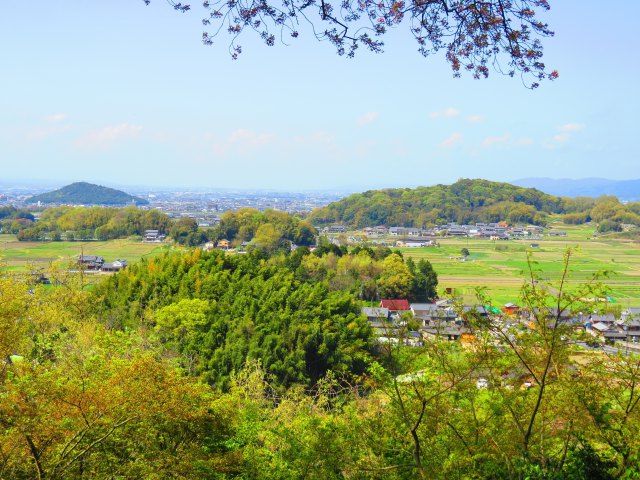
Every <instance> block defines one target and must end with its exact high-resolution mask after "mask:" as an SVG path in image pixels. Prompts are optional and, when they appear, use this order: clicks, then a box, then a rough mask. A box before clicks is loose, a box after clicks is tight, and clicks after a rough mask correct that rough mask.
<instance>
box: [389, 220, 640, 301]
mask: <svg viewBox="0 0 640 480" xmlns="http://www.w3.org/2000/svg"><path fill="white" fill-rule="evenodd" d="M554 228H557V229H562V230H564V231H566V232H567V236H566V237H546V236H545V237H542V238H541V239H539V240H506V241H505V240H499V241H490V240H485V239H473V238H469V239H467V238H441V239H438V242H439V243H440V247H430V248H419V249H416V248H405V249H401V250H402V251H403V253H404V254H405V256H407V257H412V258H414V259H416V260H417V259H419V258H425V259H427V260H429V261H430V262H431V263H432V264H433V266H434V268H435V270H436V271H437V273H438V278H439V282H440V287H442V288H447V287H450V288H455V289H456V294H458V295H462V296H464V297H469V298H470V297H472V296H473V295H474V288H475V287H479V286H482V287H486V289H487V293H488V294H489V296H490V297H491V298H492V299H493V300H494V301H495V302H496V303H506V302H510V301H512V302H516V303H517V301H518V293H519V289H520V287H521V285H522V282H523V280H524V278H525V274H526V273H527V272H528V267H527V252H532V254H533V260H534V262H535V264H534V268H535V269H537V270H539V276H540V277H541V278H542V279H544V280H551V281H553V280H556V279H558V278H559V275H560V272H561V270H562V255H563V253H564V252H565V251H566V249H567V247H577V251H576V254H575V256H574V257H573V258H572V260H571V268H570V270H571V279H572V281H574V282H578V281H584V280H586V279H589V278H590V277H591V276H593V275H594V274H595V273H597V272H600V271H608V272H609V277H608V278H607V279H606V280H605V283H606V284H607V285H609V286H610V288H611V297H613V298H614V299H615V300H616V301H617V302H618V303H620V304H621V305H622V306H640V244H638V243H634V242H632V241H629V240H620V239H613V238H609V237H598V238H594V237H593V231H594V230H593V227H585V226H567V225H554ZM532 243H537V244H538V245H539V246H538V247H537V248H534V247H532V246H531V244H532ZM463 248H467V249H468V250H469V252H470V253H471V255H470V257H469V258H468V260H466V261H462V260H460V257H461V254H460V251H461V250H462V249H463Z"/></svg>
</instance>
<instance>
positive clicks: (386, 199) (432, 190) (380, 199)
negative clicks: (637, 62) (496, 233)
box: [309, 179, 640, 230]
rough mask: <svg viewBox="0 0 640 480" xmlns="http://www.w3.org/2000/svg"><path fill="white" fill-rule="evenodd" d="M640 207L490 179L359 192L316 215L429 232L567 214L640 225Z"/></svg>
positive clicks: (315, 218)
mask: <svg viewBox="0 0 640 480" xmlns="http://www.w3.org/2000/svg"><path fill="white" fill-rule="evenodd" d="M638 205H639V204H638V203H628V204H622V203H621V202H620V201H619V200H618V199H617V198H616V197H612V196H602V197H599V198H589V197H577V198H566V197H556V196H553V195H548V194H546V193H543V192H541V191H540V190H536V189H535V188H524V187H518V186H515V185H511V184H508V183H501V182H492V181H489V180H469V179H461V180H458V181H457V182H456V183H454V184H452V185H434V186H431V187H418V188H415V189H410V188H393V189H385V190H369V191H367V192H364V193H356V194H353V195H350V196H348V197H346V198H343V199H342V200H339V201H337V202H334V203H332V204H330V205H328V206H326V207H323V208H319V209H316V210H314V211H313V212H311V214H310V215H309V221H311V222H313V223H316V224H330V223H343V224H347V225H350V226H353V227H356V228H358V227H372V226H375V225H387V226H406V227H425V226H431V225H438V224H444V223H447V222H456V223H460V224H463V223H474V222H487V223H489V222H499V221H506V222H509V223H511V224H515V223H523V224H524V223H530V224H534V225H544V224H545V223H546V221H547V217H548V215H550V214H564V217H563V218H564V219H565V221H567V222H568V223H585V222H588V221H594V222H596V223H599V224H600V223H602V222H605V225H609V223H606V222H613V223H611V225H613V227H615V228H608V230H616V229H618V230H619V229H621V227H620V225H621V224H623V223H630V224H635V225H640V216H639V213H640V207H639V206H638Z"/></svg>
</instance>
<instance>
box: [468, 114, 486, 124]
mask: <svg viewBox="0 0 640 480" xmlns="http://www.w3.org/2000/svg"><path fill="white" fill-rule="evenodd" d="M466 120H467V122H470V123H480V122H482V121H483V120H484V117H483V116H482V115H468V116H467V118H466Z"/></svg>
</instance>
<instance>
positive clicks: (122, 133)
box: [73, 123, 143, 150]
mask: <svg viewBox="0 0 640 480" xmlns="http://www.w3.org/2000/svg"><path fill="white" fill-rule="evenodd" d="M142 130H143V128H142V127H141V126H140V125H130V124H128V123H121V124H120V125H112V126H109V127H104V128H101V129H99V130H94V131H92V132H89V133H88V134H86V135H84V136H82V137H80V138H78V139H76V140H75V141H74V142H73V145H74V146H75V147H76V148H80V149H87V150H94V149H107V148H110V147H111V146H113V144H115V143H117V142H118V141H121V140H125V139H129V138H136V137H138V136H139V135H140V133H141V132H142Z"/></svg>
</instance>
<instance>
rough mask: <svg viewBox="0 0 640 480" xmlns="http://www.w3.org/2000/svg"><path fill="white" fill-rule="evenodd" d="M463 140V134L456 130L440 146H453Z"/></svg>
mask: <svg viewBox="0 0 640 480" xmlns="http://www.w3.org/2000/svg"><path fill="white" fill-rule="evenodd" d="M461 141H462V134H461V133H460V132H454V133H452V134H451V135H449V136H448V137H447V138H445V139H444V140H443V141H442V142H441V143H440V148H451V147H453V146H454V145H457V144H458V143H460V142H461Z"/></svg>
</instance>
